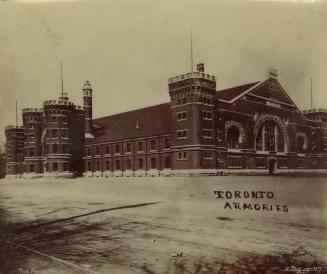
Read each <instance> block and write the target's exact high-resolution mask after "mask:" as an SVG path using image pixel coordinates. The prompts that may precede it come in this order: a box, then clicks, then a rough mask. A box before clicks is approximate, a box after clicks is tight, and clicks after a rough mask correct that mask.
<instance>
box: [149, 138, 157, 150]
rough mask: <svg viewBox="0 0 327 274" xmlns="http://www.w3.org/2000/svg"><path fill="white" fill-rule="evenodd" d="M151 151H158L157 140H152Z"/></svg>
mask: <svg viewBox="0 0 327 274" xmlns="http://www.w3.org/2000/svg"><path fill="white" fill-rule="evenodd" d="M150 149H151V150H155V149H156V140H151V145H150Z"/></svg>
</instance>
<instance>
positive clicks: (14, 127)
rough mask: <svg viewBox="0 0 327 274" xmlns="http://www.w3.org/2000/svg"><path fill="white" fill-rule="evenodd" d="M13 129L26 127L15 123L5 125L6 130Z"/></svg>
mask: <svg viewBox="0 0 327 274" xmlns="http://www.w3.org/2000/svg"><path fill="white" fill-rule="evenodd" d="M12 129H24V127H23V126H13V125H10V126H6V127H5V130H12Z"/></svg>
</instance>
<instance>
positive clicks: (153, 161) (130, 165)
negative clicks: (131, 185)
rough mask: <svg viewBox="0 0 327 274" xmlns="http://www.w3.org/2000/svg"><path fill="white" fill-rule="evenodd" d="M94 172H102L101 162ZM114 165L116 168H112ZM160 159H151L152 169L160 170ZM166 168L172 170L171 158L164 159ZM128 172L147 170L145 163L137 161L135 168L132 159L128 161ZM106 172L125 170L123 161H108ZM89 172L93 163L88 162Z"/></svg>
mask: <svg viewBox="0 0 327 274" xmlns="http://www.w3.org/2000/svg"><path fill="white" fill-rule="evenodd" d="M94 164H95V166H94V170H97V171H101V161H100V160H98V161H95V163H94ZM113 164H114V166H112V165H113ZM158 168H159V165H158V159H157V158H151V159H150V169H158ZM164 168H171V163H170V157H165V158H164ZM125 169H126V170H138V169H139V170H144V169H145V161H144V160H143V159H142V158H140V159H137V160H136V161H135V166H133V161H132V160H131V159H127V160H126V164H125ZM103 170H104V171H111V170H123V161H122V160H119V159H116V160H115V161H109V160H106V161H105V162H104V167H103ZM87 171H92V163H91V162H87Z"/></svg>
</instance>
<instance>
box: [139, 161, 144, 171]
mask: <svg viewBox="0 0 327 274" xmlns="http://www.w3.org/2000/svg"><path fill="white" fill-rule="evenodd" d="M139 169H143V159H139Z"/></svg>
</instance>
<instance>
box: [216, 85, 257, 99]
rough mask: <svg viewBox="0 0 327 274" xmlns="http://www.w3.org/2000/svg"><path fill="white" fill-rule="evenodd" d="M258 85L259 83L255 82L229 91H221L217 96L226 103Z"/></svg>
mask: <svg viewBox="0 0 327 274" xmlns="http://www.w3.org/2000/svg"><path fill="white" fill-rule="evenodd" d="M258 83H259V82H254V83H249V84H245V85H241V86H236V87H232V88H228V89H223V90H219V91H217V93H216V96H217V98H218V99H221V100H224V101H230V100H232V99H234V98H235V97H237V96H239V95H240V94H242V93H243V92H245V91H247V90H248V89H250V88H251V87H253V86H255V85H256V84H258Z"/></svg>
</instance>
